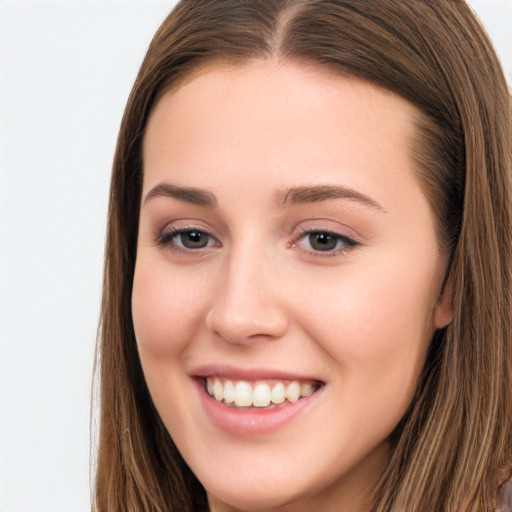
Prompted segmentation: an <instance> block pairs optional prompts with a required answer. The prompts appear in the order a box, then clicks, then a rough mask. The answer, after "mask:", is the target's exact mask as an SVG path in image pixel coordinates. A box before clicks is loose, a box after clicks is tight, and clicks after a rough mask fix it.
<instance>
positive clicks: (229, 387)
mask: <svg viewBox="0 0 512 512" xmlns="http://www.w3.org/2000/svg"><path fill="white" fill-rule="evenodd" d="M234 401H235V386H234V385H233V383H232V382H231V381H230V380H228V381H226V384H225V385H224V402H226V403H227V404H232V403H233V402H234Z"/></svg>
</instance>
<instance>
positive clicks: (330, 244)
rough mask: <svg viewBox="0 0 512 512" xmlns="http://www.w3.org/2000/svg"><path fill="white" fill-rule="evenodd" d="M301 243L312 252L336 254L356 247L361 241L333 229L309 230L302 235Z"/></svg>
mask: <svg viewBox="0 0 512 512" xmlns="http://www.w3.org/2000/svg"><path fill="white" fill-rule="evenodd" d="M299 245H300V246H301V247H302V248H303V249H305V250H306V251H308V252H310V253H317V254H320V253H325V255H332V256H336V255H339V254H341V253H344V252H345V251H348V250H349V249H352V248H353V247H356V246H357V245H359V243H358V242H356V241H355V240H353V239H352V238H349V237H348V236H345V235H340V234H338V233H333V232H331V231H308V232H307V233H304V234H303V235H302V236H301V238H300V242H299Z"/></svg>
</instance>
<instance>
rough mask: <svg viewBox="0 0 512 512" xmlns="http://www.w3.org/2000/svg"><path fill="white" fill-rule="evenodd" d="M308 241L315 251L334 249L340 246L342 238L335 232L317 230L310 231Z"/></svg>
mask: <svg viewBox="0 0 512 512" xmlns="http://www.w3.org/2000/svg"><path fill="white" fill-rule="evenodd" d="M308 241H309V245H310V246H311V248H312V249H313V250H315V251H333V250H335V249H338V248H339V247H338V246H339V244H340V242H341V238H340V237H339V236H338V235H335V234H334V233H328V232H325V231H315V232H313V233H309V235H308Z"/></svg>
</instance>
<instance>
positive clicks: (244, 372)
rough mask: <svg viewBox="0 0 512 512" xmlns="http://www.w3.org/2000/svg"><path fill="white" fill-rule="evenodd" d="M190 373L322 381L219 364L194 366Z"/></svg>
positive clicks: (250, 379) (269, 369)
mask: <svg viewBox="0 0 512 512" xmlns="http://www.w3.org/2000/svg"><path fill="white" fill-rule="evenodd" d="M190 375H191V377H195V378H207V377H224V378H226V379H232V380H247V381H257V380H270V379H275V380H297V381H316V382H323V381H322V380H321V379H319V378H318V377H313V376H311V375H304V374H301V373H293V372H288V371H283V370H280V369H276V368H242V367H237V366H230V365H220V364H212V365H204V366H199V367H197V368H194V369H193V370H192V371H191V372H190Z"/></svg>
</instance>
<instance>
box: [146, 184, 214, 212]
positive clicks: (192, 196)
mask: <svg viewBox="0 0 512 512" xmlns="http://www.w3.org/2000/svg"><path fill="white" fill-rule="evenodd" d="M157 197H167V198H171V199H178V200H179V201H184V202H185V203H191V204H195V205H198V206H206V207H207V208H217V206H218V201H217V198H216V197H215V195H214V194H212V192H209V191H207V190H204V189H200V188H194V187H178V186H176V185H171V184H170V183H160V184H159V185H157V186H156V187H154V188H152V189H151V190H150V191H149V192H148V193H147V195H146V197H145V198H144V204H146V203H147V202H148V201H150V200H151V199H154V198H157Z"/></svg>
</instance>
